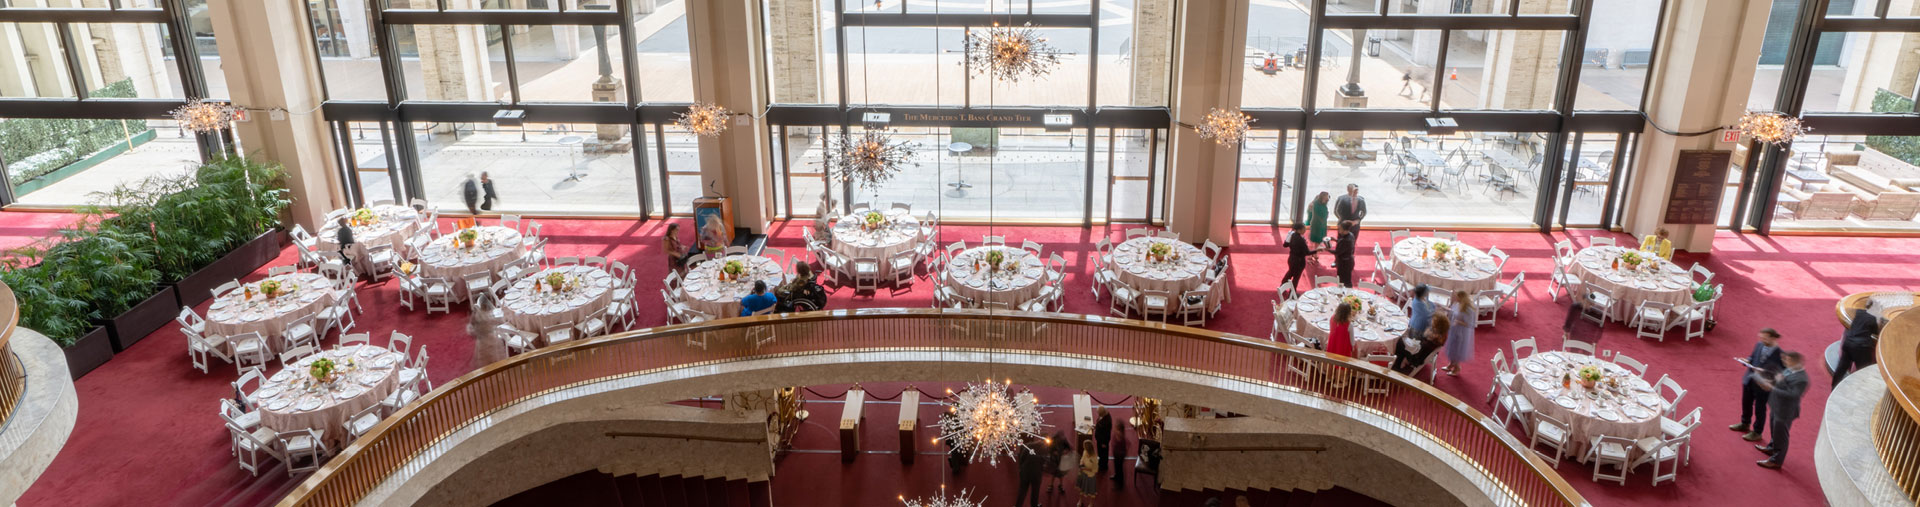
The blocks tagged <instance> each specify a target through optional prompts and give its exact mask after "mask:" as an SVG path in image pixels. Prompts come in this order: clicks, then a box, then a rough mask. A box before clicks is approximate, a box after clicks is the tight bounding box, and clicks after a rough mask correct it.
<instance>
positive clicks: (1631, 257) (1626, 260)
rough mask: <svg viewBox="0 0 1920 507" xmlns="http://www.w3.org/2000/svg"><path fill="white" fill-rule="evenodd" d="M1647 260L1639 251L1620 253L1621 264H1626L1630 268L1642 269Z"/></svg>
mask: <svg viewBox="0 0 1920 507" xmlns="http://www.w3.org/2000/svg"><path fill="white" fill-rule="evenodd" d="M1646 260H1647V259H1646V257H1642V256H1641V255H1640V252H1638V251H1634V250H1627V251H1624V252H1620V263H1621V264H1626V265H1627V266H1628V267H1635V268H1637V267H1640V263H1641V262H1645V261H1646Z"/></svg>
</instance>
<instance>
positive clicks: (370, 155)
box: [347, 122, 404, 203]
mask: <svg viewBox="0 0 1920 507" xmlns="http://www.w3.org/2000/svg"><path fill="white" fill-rule="evenodd" d="M380 127H381V125H380V123H378V122H352V123H348V124H347V129H348V132H347V138H348V140H349V141H350V142H351V143H352V146H350V147H349V148H348V149H349V151H348V152H347V153H348V154H349V156H351V157H353V165H354V169H355V174H356V177H357V178H358V179H359V180H360V196H361V199H364V200H366V201H367V202H369V203H371V202H373V201H376V200H380V199H393V200H396V201H397V200H400V196H401V195H403V194H404V193H403V192H396V191H395V190H396V187H395V185H394V183H395V180H396V179H397V178H395V176H396V175H398V174H399V171H397V170H395V167H397V164H399V162H400V159H399V157H400V154H399V153H396V152H392V151H391V150H390V149H389V147H390V146H392V142H393V141H392V138H393V136H394V135H395V134H397V132H394V131H393V130H392V128H391V127H388V130H387V131H385V132H382V131H381V128H380Z"/></svg>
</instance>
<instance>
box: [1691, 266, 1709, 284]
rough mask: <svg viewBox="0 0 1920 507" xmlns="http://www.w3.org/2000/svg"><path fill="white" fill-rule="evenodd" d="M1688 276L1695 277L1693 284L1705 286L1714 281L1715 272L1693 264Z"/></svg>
mask: <svg viewBox="0 0 1920 507" xmlns="http://www.w3.org/2000/svg"><path fill="white" fill-rule="evenodd" d="M1687 274H1688V275H1690V276H1692V277H1693V283H1698V284H1704V283H1708V282H1712V281H1713V271H1711V270H1708V269H1707V267H1706V266H1702V265H1700V263H1698V262H1695V263H1693V268H1691V269H1688V270H1687Z"/></svg>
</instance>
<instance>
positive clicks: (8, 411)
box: [0, 282, 27, 421]
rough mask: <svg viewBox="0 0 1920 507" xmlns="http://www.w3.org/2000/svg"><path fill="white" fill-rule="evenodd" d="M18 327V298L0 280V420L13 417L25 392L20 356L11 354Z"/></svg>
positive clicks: (24, 377) (24, 375)
mask: <svg viewBox="0 0 1920 507" xmlns="http://www.w3.org/2000/svg"><path fill="white" fill-rule="evenodd" d="M19 328H20V300H19V299H18V297H17V296H15V295H14V294H13V287H8V286H7V284H6V283H5V282H0V421H6V420H7V418H10V417H13V409H14V407H15V406H18V405H19V403H20V395H21V394H24V393H26V391H27V389H26V387H27V379H26V371H25V370H24V369H22V368H21V367H20V358H18V357H15V356H14V355H13V333H14V331H16V330H19Z"/></svg>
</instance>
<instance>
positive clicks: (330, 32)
mask: <svg viewBox="0 0 1920 507" xmlns="http://www.w3.org/2000/svg"><path fill="white" fill-rule="evenodd" d="M342 1H346V0H317V1H310V2H308V3H307V17H308V19H310V20H312V22H313V32H314V48H315V49H316V50H318V51H319V53H320V72H321V73H322V74H324V75H325V78H326V87H327V98H328V99H329V100H386V99H387V88H386V83H385V82H384V80H381V79H371V77H374V76H381V75H383V74H384V72H383V71H382V70H381V67H380V59H379V54H378V51H379V48H377V47H375V46H374V33H373V27H372V25H371V24H370V23H368V22H367V15H366V13H365V12H363V11H362V10H361V9H357V8H355V7H354V5H355V2H351V1H348V2H347V8H345V9H342V8H341V6H340V3H341V2H342ZM415 56H418V55H415ZM403 66H404V64H403Z"/></svg>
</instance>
